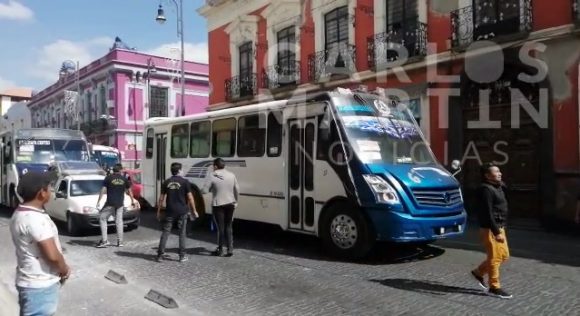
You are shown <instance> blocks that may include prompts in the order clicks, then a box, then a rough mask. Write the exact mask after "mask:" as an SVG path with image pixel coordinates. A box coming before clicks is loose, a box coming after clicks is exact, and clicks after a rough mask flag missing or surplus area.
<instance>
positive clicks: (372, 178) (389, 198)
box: [363, 174, 399, 204]
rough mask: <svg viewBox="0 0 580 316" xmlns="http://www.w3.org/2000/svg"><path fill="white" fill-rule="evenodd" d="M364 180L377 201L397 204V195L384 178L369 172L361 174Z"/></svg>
mask: <svg viewBox="0 0 580 316" xmlns="http://www.w3.org/2000/svg"><path fill="white" fill-rule="evenodd" d="M363 177H364V179H365V181H366V182H367V184H368V185H369V187H370V188H371V190H372V191H373V193H374V194H375V199H376V200H377V202H378V203H386V204H398V203H399V197H398V196H397V192H396V191H395V189H393V187H392V186H391V185H390V184H389V183H388V182H387V181H385V179H383V178H381V177H379V176H377V175H371V174H365V175H363Z"/></svg>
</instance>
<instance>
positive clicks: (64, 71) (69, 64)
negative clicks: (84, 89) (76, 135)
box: [60, 60, 81, 131]
mask: <svg viewBox="0 0 580 316" xmlns="http://www.w3.org/2000/svg"><path fill="white" fill-rule="evenodd" d="M71 68H72V70H74V71H75V73H76V77H75V81H76V87H77V96H76V98H75V117H76V121H77V130H79V131H80V129H81V122H80V112H81V109H80V99H81V83H80V74H81V72H80V67H79V62H78V60H77V61H76V62H74V61H72V60H65V61H64V62H63V63H62V67H61V69H60V75H61V76H65V75H68V74H69V71H70V70H71ZM67 106H68V104H67Z"/></svg>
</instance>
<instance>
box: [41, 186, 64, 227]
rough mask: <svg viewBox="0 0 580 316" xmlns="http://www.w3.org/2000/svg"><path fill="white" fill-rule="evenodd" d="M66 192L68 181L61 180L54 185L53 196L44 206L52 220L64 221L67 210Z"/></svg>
mask: <svg viewBox="0 0 580 316" xmlns="http://www.w3.org/2000/svg"><path fill="white" fill-rule="evenodd" d="M68 192H69V190H68V181H66V180H63V181H59V182H57V183H56V185H55V190H54V195H53V196H51V198H50V200H49V201H48V203H46V205H45V209H46V212H47V213H48V215H50V216H51V217H52V218H56V219H58V220H61V221H66V213H67V211H68V210H69V207H68V198H69V196H68Z"/></svg>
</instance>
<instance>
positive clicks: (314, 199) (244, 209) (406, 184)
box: [142, 89, 466, 258]
mask: <svg viewBox="0 0 580 316" xmlns="http://www.w3.org/2000/svg"><path fill="white" fill-rule="evenodd" d="M144 131H145V135H146V137H144V147H143V148H145V155H144V159H143V161H142V167H143V170H150V171H151V172H147V173H144V174H143V177H142V180H143V191H144V196H145V199H146V200H147V201H148V202H149V203H151V205H156V201H157V199H158V197H159V194H160V189H161V183H162V181H163V180H164V179H165V178H166V177H167V176H168V175H169V174H170V173H169V172H170V170H169V167H170V166H171V164H172V163H174V162H179V163H182V164H183V171H184V176H185V178H187V179H188V180H189V181H190V182H191V183H192V187H193V189H194V196H195V197H196V201H197V203H198V204H199V205H197V209H198V212H200V213H209V212H210V210H211V204H210V201H211V197H210V195H209V194H208V195H205V196H203V199H202V198H200V197H201V196H202V195H201V193H200V188H201V187H202V186H203V184H204V182H205V178H206V177H207V175H208V173H209V172H211V170H212V161H213V159H215V158H217V157H221V158H223V159H224V160H225V161H226V165H227V168H228V169H229V170H231V171H232V172H233V173H235V174H236V176H237V178H238V181H239V184H240V201H239V203H238V208H237V209H236V218H239V219H243V220H250V221H258V222H263V223H269V224H274V225H278V226H280V227H281V228H282V229H283V230H288V231H293V232H297V233H303V234H311V235H315V236H318V237H320V238H321V239H322V241H323V243H324V245H325V248H327V249H328V250H330V251H331V252H332V253H334V254H335V255H338V256H341V257H349V258H360V257H364V256H365V255H367V254H368V253H369V251H370V250H371V249H372V247H373V245H374V244H375V242H376V241H394V242H414V243H430V242H433V241H435V240H437V239H442V238H448V237H455V236H459V235H461V234H463V232H464V229H465V224H466V212H465V210H464V206H463V196H462V193H461V190H460V185H459V182H458V181H457V180H456V179H455V178H454V175H453V174H451V173H450V172H449V171H448V170H446V169H445V168H444V167H443V166H441V165H440V164H439V163H438V162H437V160H436V159H435V157H434V155H433V153H432V151H431V148H430V147H429V145H428V143H427V142H426V140H425V138H424V136H423V133H422V132H421V129H420V127H419V125H418V124H417V122H416V121H415V119H414V117H413V114H412V113H411V112H410V111H409V109H407V108H406V106H404V105H403V104H402V103H397V102H393V101H392V100H390V99H388V98H387V97H386V96H384V95H383V96H380V95H377V94H371V93H366V92H357V91H351V90H348V89H337V90H334V91H326V92H319V93H316V94H312V95H307V96H306V98H304V97H301V98H293V99H289V100H279V101H272V102H267V103H261V104H255V105H248V106H243V107H236V108H230V109H223V110H216V111H212V112H207V113H203V114H196V115H191V116H185V117H179V118H172V119H164V120H151V121H147V122H146V124H145V129H144ZM454 165H455V168H457V169H459V166H458V162H454Z"/></svg>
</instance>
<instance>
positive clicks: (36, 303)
mask: <svg viewBox="0 0 580 316" xmlns="http://www.w3.org/2000/svg"><path fill="white" fill-rule="evenodd" d="M17 288H18V304H19V305H20V316H50V315H54V314H56V307H57V305H58V290H59V289H60V283H59V282H57V283H55V284H54V285H51V286H49V287H43V288H38V289H37V288H30V287H17Z"/></svg>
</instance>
